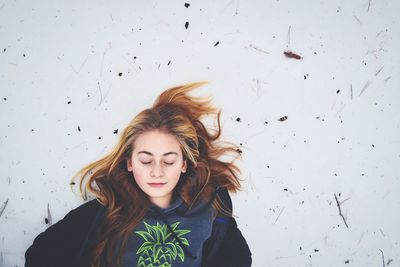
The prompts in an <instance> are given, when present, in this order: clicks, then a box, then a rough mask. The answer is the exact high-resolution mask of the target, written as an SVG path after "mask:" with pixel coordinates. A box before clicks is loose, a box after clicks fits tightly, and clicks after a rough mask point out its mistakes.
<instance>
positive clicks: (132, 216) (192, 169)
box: [25, 82, 252, 267]
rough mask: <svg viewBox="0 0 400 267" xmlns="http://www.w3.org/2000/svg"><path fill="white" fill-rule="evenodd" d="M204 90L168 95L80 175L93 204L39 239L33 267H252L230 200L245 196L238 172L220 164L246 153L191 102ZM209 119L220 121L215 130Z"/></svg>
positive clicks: (207, 110) (29, 258)
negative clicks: (237, 194)
mask: <svg viewBox="0 0 400 267" xmlns="http://www.w3.org/2000/svg"><path fill="white" fill-rule="evenodd" d="M203 84H204V82H201V83H192V84H187V85H183V86H178V87H174V88H170V89H168V90H166V91H164V92H163V93H162V94H161V95H160V96H159V97H158V98H157V100H156V101H155V103H154V104H153V106H152V107H151V108H149V109H145V110H143V111H142V112H140V113H139V114H138V115H137V116H136V117H135V118H134V119H133V120H132V121H131V122H130V123H129V124H128V125H127V127H126V128H125V129H124V131H123V132H122V134H121V136H120V139H119V141H118V143H117V145H116V146H115V147H114V148H113V150H112V151H111V152H110V153H109V154H108V155H106V156H105V157H103V158H101V159H100V160H98V161H95V162H93V163H91V164H89V165H87V166H86V167H84V168H83V169H81V170H80V171H79V172H78V173H77V174H75V175H74V177H73V181H72V183H71V184H72V185H74V184H77V185H79V188H80V192H81V194H82V197H83V198H84V200H87V199H88V198H87V197H88V196H92V198H94V199H92V200H89V201H86V203H84V204H82V205H81V206H79V207H78V208H76V209H74V210H72V211H70V212H69V213H68V214H67V215H66V216H65V217H64V218H63V219H62V220H60V221H59V222H57V223H56V224H54V225H52V226H51V227H49V228H48V229H47V230H46V231H45V232H43V233H41V234H39V235H38V236H37V237H36V238H35V240H34V242H33V244H32V245H31V246H30V247H29V248H28V250H27V251H26V253H25V259H26V263H25V267H36V266H37V267H39V266H40V267H46V266H69V267H73V266H82V267H83V266H85V267H89V266H90V267H103V266H107V267H109V266H122V267H127V266H131V267H133V266H141V267H156V266H157V267H158V266H162V267H167V266H168V267H178V266H185V267H189V266H197V267H200V266H202V267H203V266H205V267H213V266H219V267H224V266H227V267H235V266H237V267H246V266H251V262H252V259H251V252H250V250H249V247H248V245H247V243H246V241H245V239H244V237H243V236H242V234H241V232H240V230H239V229H238V227H237V224H236V222H235V219H234V218H233V217H232V202H231V199H230V196H229V193H228V191H230V192H236V191H238V190H240V179H239V178H238V175H239V174H240V170H239V169H238V167H237V166H236V165H235V164H234V160H232V161H231V162H226V161H222V160H221V156H226V155H235V156H240V150H239V149H238V147H237V146H235V145H232V144H229V145H224V146H222V144H221V142H218V141H219V137H220V134H221V126H220V114H221V112H220V111H219V110H217V109H216V108H215V107H214V106H212V105H211V103H210V99H208V98H200V97H193V96H189V95H188V93H189V92H190V91H191V90H193V89H194V88H197V87H199V86H201V85H203ZM206 115H216V118H217V128H216V129H214V131H213V132H211V131H210V130H211V129H207V128H206V127H205V126H204V124H203V123H202V122H201V120H200V119H201V118H203V117H204V116H206Z"/></svg>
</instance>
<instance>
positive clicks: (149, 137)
mask: <svg viewBox="0 0 400 267" xmlns="http://www.w3.org/2000/svg"><path fill="white" fill-rule="evenodd" d="M133 148H134V150H133V151H134V152H139V151H147V152H150V153H152V154H154V155H162V154H164V153H167V152H176V153H178V154H179V153H180V151H181V147H180V145H179V142H178V140H177V139H176V138H175V136H173V135H172V134H168V133H163V132H160V131H158V130H154V131H147V132H144V133H142V134H140V135H139V136H138V137H137V138H136V140H135V142H134V145H133Z"/></svg>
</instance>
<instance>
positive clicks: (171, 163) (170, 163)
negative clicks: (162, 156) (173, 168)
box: [165, 162, 175, 165]
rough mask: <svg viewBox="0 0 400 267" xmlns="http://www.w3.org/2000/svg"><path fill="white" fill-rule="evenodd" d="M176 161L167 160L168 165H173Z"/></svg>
mask: <svg viewBox="0 0 400 267" xmlns="http://www.w3.org/2000/svg"><path fill="white" fill-rule="evenodd" d="M174 163H175V162H165V164H167V165H173V164H174Z"/></svg>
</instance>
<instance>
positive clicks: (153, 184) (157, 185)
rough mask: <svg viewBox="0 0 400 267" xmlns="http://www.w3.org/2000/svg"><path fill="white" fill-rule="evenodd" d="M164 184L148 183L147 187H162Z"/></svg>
mask: <svg viewBox="0 0 400 267" xmlns="http://www.w3.org/2000/svg"><path fill="white" fill-rule="evenodd" d="M165 184H166V183H148V185H150V186H151V187H156V188H159V187H163V186H164V185H165Z"/></svg>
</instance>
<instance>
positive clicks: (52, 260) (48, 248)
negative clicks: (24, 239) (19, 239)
mask: <svg viewBox="0 0 400 267" xmlns="http://www.w3.org/2000/svg"><path fill="white" fill-rule="evenodd" d="M96 202H97V201H96V200H92V201H89V202H87V203H85V204H83V205H81V206H79V207H78V208H76V209H74V210H72V211H70V212H69V213H68V214H67V215H66V216H65V217H64V218H63V219H61V220H60V221H58V222H57V223H55V224H54V225H52V226H50V227H49V228H47V229H46V231H44V232H42V233H40V234H39V235H38V236H37V237H36V238H35V239H34V241H33V244H32V245H31V246H30V247H29V248H28V249H27V251H26V252H25V267H51V266H73V264H72V263H73V262H74V261H75V260H76V257H77V256H78V254H79V252H80V249H81V246H82V244H83V243H84V242H85V240H86V238H87V231H88V229H89V228H90V225H91V223H92V221H93V217H94V215H95V211H96V209H95V208H94V207H95V206H97V205H99V204H98V203H96Z"/></svg>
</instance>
